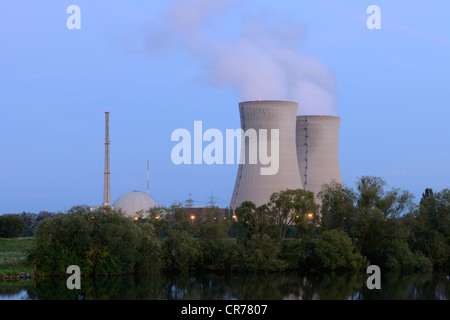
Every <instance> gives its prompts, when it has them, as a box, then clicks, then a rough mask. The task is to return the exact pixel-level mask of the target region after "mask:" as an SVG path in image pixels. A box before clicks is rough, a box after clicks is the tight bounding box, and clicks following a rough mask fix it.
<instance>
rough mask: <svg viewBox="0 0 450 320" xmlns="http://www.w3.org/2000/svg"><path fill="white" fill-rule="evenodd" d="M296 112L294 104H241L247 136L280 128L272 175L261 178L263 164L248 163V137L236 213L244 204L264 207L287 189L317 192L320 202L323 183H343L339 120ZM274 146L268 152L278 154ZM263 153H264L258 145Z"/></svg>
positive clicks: (233, 203)
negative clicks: (245, 202)
mask: <svg viewBox="0 0 450 320" xmlns="http://www.w3.org/2000/svg"><path fill="white" fill-rule="evenodd" d="M297 109H298V104H297V103H295V102H289V101H260V100H258V101H249V102H242V103H239V112H240V117H241V128H242V130H243V131H244V132H246V131H247V130H248V129H255V131H256V132H257V133H258V134H259V132H260V129H267V130H268V131H270V130H271V129H279V150H278V152H279V170H278V172H277V173H276V174H273V175H262V174H261V172H260V168H261V167H264V165H263V164H261V162H257V163H256V164H251V163H249V161H248V160H249V159H248V153H249V149H250V148H251V145H250V138H248V137H245V143H244V142H243V147H241V152H244V155H245V160H246V161H245V163H241V164H239V168H238V172H237V177H236V183H235V187H234V191H233V194H232V197H231V202H230V208H231V209H235V208H236V207H238V206H239V205H240V204H241V203H242V202H243V201H252V202H253V203H255V205H256V206H260V205H263V204H265V203H267V202H269V200H270V196H271V195H272V193H274V192H279V191H282V190H286V189H304V190H308V191H312V192H314V195H315V200H316V201H317V193H318V192H319V191H320V190H321V188H322V185H323V184H325V183H330V182H331V181H332V180H335V181H336V182H338V183H341V184H342V178H341V171H340V165H339V125H340V118H339V117H335V116H319V115H317V116H297V111H298V110H297ZM270 141H271V140H270V139H268V145H267V150H270V151H272V152H276V151H277V150H275V149H276V148H273V146H271V145H270V144H271V142H270ZM258 142H259V141H258ZM263 147H264V146H263ZM271 147H272V148H271ZM258 148H261V145H259V143H258ZM272 149H274V150H272Z"/></svg>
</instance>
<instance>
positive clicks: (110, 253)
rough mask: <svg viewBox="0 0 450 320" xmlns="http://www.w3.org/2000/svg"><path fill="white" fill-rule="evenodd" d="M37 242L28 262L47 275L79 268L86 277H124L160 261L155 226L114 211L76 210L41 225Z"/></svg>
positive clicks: (38, 229) (82, 208)
mask: <svg viewBox="0 0 450 320" xmlns="http://www.w3.org/2000/svg"><path fill="white" fill-rule="evenodd" d="M34 242H35V247H34V249H33V250H31V252H30V254H29V256H28V258H29V260H30V262H31V263H33V264H34V265H36V268H37V270H38V272H39V273H43V274H64V273H66V269H67V267H68V266H70V265H78V266H79V267H80V269H81V272H82V273H84V274H121V273H130V272H134V271H136V270H138V269H139V270H141V269H142V268H144V267H145V268H151V267H152V266H153V265H156V266H158V265H159V261H160V253H159V246H158V243H157V238H156V236H155V234H154V230H153V228H152V227H151V225H150V224H139V223H136V222H135V221H133V220H131V219H129V218H127V217H125V216H123V215H122V214H120V213H117V212H114V211H112V210H108V211H103V210H98V211H95V212H89V210H88V209H87V208H86V207H84V206H78V207H74V208H72V209H71V210H70V211H69V212H68V213H67V214H60V215H58V216H55V217H53V218H50V219H47V220H45V221H43V222H42V223H40V224H39V226H38V228H37V230H36V234H35V237H34ZM143 253H145V254H143ZM149 259H151V260H152V261H154V262H153V263H154V264H153V263H150V262H149Z"/></svg>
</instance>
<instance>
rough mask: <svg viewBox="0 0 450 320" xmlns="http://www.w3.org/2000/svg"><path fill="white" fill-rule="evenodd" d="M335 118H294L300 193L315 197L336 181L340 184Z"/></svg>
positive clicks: (337, 119) (336, 120) (338, 121)
mask: <svg viewBox="0 0 450 320" xmlns="http://www.w3.org/2000/svg"><path fill="white" fill-rule="evenodd" d="M340 122H341V118H340V117H335V116H298V117H297V133H296V135H297V160H298V167H299V169H300V175H301V177H302V183H303V189H305V190H308V191H312V192H314V195H315V198H316V199H317V197H316V196H317V193H319V191H320V190H321V189H322V185H323V184H325V183H330V182H331V181H332V180H335V181H336V182H337V183H339V184H342V177H341V168H340V165H339V126H340Z"/></svg>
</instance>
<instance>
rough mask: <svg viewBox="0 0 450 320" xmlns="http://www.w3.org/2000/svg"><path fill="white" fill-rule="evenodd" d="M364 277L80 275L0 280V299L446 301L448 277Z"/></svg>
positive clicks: (291, 274) (326, 275) (391, 275)
mask: <svg viewBox="0 0 450 320" xmlns="http://www.w3.org/2000/svg"><path fill="white" fill-rule="evenodd" d="M367 277H368V275H366V274H359V275H358V274H351V275H335V274H325V275H323V276H304V275H300V274H296V273H288V274H277V275H260V276H258V275H202V276H186V277H183V276H161V275H157V276H156V275H140V276H120V277H96V278H83V279H82V282H81V289H80V290H69V289H67V287H66V279H65V278H60V279H55V278H53V279H39V280H26V281H17V280H14V281H12V280H9V281H0V299H13V300H23V299H33V300H55V299H56V300H59V299H93V300H118V299H120V300H128V299H133V300H147V299H150V300H157V299H163V300H174V299H175V300H178V299H190V300H208V299H216V300H222V299H225V300H231V299H239V300H241V299H249V300H253V299H258V300H268V299H270V300H279V299H306V300H311V299H327V300H330V299H331V300H344V299H362V300H366V299H387V300H391V299H393V300H400V299H401V300H403V299H408V300H410V299H412V300H418V299H424V300H436V299H438V300H448V299H449V297H450V278H449V276H434V275H433V274H412V275H402V274H386V275H384V276H383V277H382V281H381V290H369V289H367V287H366V285H365V283H366V279H367Z"/></svg>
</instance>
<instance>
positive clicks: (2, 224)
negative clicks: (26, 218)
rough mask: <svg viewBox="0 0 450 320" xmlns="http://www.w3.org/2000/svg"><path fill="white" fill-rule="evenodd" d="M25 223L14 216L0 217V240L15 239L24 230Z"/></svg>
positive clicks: (5, 215)
mask: <svg viewBox="0 0 450 320" xmlns="http://www.w3.org/2000/svg"><path fill="white" fill-rule="evenodd" d="M24 228H25V223H24V222H23V221H22V219H21V218H20V217H19V216H18V215H15V214H4V215H1V216H0V238H16V237H18V236H19V235H20V234H21V233H22V232H23V230H24Z"/></svg>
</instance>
